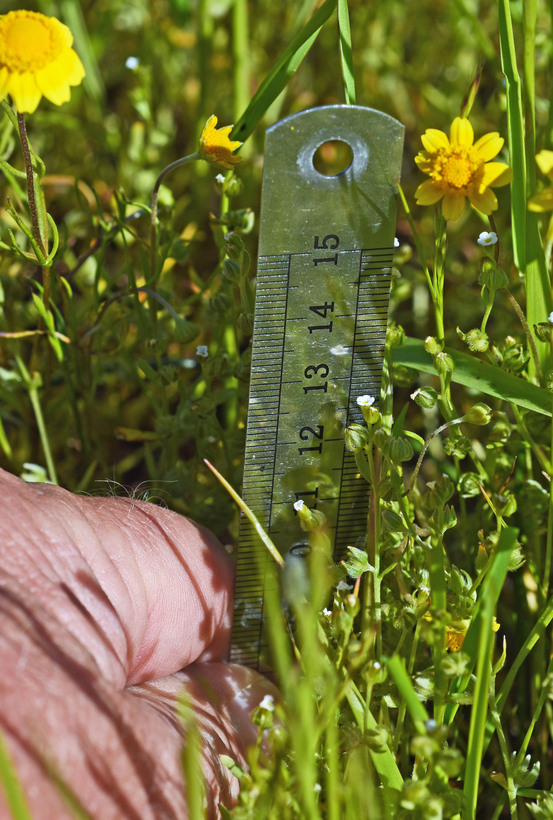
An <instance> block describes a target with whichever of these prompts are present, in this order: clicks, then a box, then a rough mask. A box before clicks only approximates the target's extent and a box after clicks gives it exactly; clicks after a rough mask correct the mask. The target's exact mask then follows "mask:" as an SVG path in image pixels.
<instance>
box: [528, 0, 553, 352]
mask: <svg viewBox="0 0 553 820" xmlns="http://www.w3.org/2000/svg"><path fill="white" fill-rule="evenodd" d="M522 12H523V29H524V52H523V75H524V103H525V115H526V139H525V145H526V188H527V191H526V192H527V195H528V196H529V197H530V196H532V194H534V193H535V192H536V161H535V155H536V99H535V60H536V54H535V52H536V20H537V0H525V2H524V3H523V4H522ZM538 220H539V215H538V214H537V213H533V212H532V211H529V210H528V209H527V210H526V315H527V319H528V324H529V326H530V328H532V327H533V326H534V325H535V324H537V323H538V322H544V321H546V319H547V316H548V315H549V313H550V312H551V309H552V307H553V304H552V300H551V285H550V281H549V273H548V270H547V264H546V261H545V254H544V251H543V245H542V241H541V236H540V232H539V227H538V224H539V222H538ZM536 347H537V352H538V356H539V359H540V362H541V364H542V367H543V366H544V363H545V360H546V359H547V357H548V354H549V353H550V351H549V349H548V345H547V344H546V343H544V342H540V341H538V340H537V339H536Z"/></svg>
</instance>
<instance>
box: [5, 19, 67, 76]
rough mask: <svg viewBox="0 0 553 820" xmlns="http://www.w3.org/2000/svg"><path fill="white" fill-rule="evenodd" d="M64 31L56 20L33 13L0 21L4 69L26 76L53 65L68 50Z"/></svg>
mask: <svg viewBox="0 0 553 820" xmlns="http://www.w3.org/2000/svg"><path fill="white" fill-rule="evenodd" d="M56 24H57V25H56ZM64 28H65V27H62V25H61V24H60V23H59V22H58V21H57V20H55V19H54V18H52V17H45V16H44V15H43V14H38V13H35V12H32V11H14V12H10V13H9V14H6V15H3V16H2V18H1V19H0V66H4V67H5V68H7V69H9V70H10V71H12V72H18V73H20V74H23V73H25V72H34V71H38V70H40V69H41V68H43V67H44V66H46V65H48V64H49V63H52V62H53V61H54V60H56V58H57V57H58V56H59V54H60V53H61V52H63V50H64V49H66V48H67V45H68V43H67V38H66V36H65V32H64Z"/></svg>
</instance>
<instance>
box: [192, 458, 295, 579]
mask: <svg viewBox="0 0 553 820" xmlns="http://www.w3.org/2000/svg"><path fill="white" fill-rule="evenodd" d="M204 462H205V464H207V466H208V467H209V469H210V470H211V472H212V473H213V475H214V476H215V477H216V478H218V479H219V481H220V482H221V484H222V485H223V487H224V488H225V490H226V491H227V492H228V494H229V495H230V496H231V498H233V499H234V501H236V503H237V504H238V506H239V507H240V509H241V510H242V512H243V513H244V514H245V515H246V516H247V517H248V518H249V520H250V521H251V523H252V524H253V526H254V527H255V530H256V532H257V534H258V535H259V537H260V538H261V540H262V541H263V543H264V544H265V546H266V547H267V549H268V550H269V552H270V553H271V555H272V557H273V558H274V559H275V561H276V563H277V564H278V565H279V567H283V566H284V558H283V557H282V555H281V554H280V552H279V551H278V550H277V548H276V547H275V545H274V544H273V542H272V541H271V539H270V538H269V536H268V535H267V533H266V532H265V530H264V529H263V527H262V526H261V524H260V523H259V521H258V520H257V518H256V516H255V515H254V513H253V512H252V511H251V510H250V508H249V507H248V505H247V504H245V503H244V501H243V500H242V499H241V498H240V496H239V495H238V493H237V492H236V490H235V489H234V488H233V487H231V486H230V484H229V483H228V481H227V480H226V478H224V477H223V476H222V475H221V473H220V472H219V471H218V470H216V469H215V467H214V466H213V464H210V462H209V461H208V460H207V459H206V458H204Z"/></svg>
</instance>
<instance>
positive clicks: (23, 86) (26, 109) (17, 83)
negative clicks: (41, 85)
mask: <svg viewBox="0 0 553 820" xmlns="http://www.w3.org/2000/svg"><path fill="white" fill-rule="evenodd" d="M8 92H9V94H10V95H11V98H12V100H13V101H14V103H15V107H16V108H17V110H18V111H19V112H20V113H21V114H33V113H34V112H35V111H36V109H37V106H38V104H39V102H40V98H41V97H42V94H41V93H40V91H39V89H38V86H37V84H36V80H35V78H34V76H33V75H32V74H12V76H11V77H10V79H9V83H8Z"/></svg>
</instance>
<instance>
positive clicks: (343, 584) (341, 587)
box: [336, 581, 353, 592]
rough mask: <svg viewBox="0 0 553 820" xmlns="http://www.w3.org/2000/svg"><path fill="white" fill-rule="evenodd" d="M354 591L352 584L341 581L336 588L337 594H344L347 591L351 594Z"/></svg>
mask: <svg viewBox="0 0 553 820" xmlns="http://www.w3.org/2000/svg"><path fill="white" fill-rule="evenodd" d="M352 589H353V586H352V585H351V584H346V582H345V581H340V583H339V584H338V586H337V587H336V592H343V591H345V590H347V591H348V592H351V590H352Z"/></svg>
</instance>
